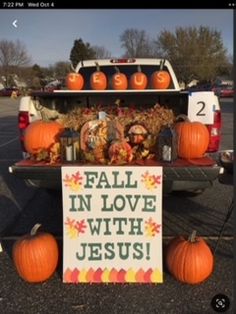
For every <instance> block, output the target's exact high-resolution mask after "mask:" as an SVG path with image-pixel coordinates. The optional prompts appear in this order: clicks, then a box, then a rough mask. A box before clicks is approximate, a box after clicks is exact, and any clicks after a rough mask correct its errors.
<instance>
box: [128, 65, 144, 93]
mask: <svg viewBox="0 0 236 314" xmlns="http://www.w3.org/2000/svg"><path fill="white" fill-rule="evenodd" d="M147 83H148V79H147V76H146V74H145V73H143V72H142V70H141V67H140V66H138V71H137V72H135V73H133V74H132V75H131V77H130V80H129V84H130V88H131V89H138V90H141V89H145V88H146V87H147Z"/></svg>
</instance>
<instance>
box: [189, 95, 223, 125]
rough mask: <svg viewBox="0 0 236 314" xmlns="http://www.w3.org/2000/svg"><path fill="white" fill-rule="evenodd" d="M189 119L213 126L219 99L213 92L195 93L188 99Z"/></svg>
mask: <svg viewBox="0 0 236 314" xmlns="http://www.w3.org/2000/svg"><path fill="white" fill-rule="evenodd" d="M188 101H189V103H188V118H189V120H190V121H198V122H202V123H203V124H213V122H214V111H215V110H216V109H217V108H216V105H217V104H218V98H217V96H216V95H214V93H213V92H193V93H191V94H190V95H189V97H188Z"/></svg>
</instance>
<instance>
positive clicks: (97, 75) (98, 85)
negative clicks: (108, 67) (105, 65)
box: [90, 63, 107, 90]
mask: <svg viewBox="0 0 236 314" xmlns="http://www.w3.org/2000/svg"><path fill="white" fill-rule="evenodd" d="M96 66H97V71H96V72H94V73H92V74H91V76H90V86H91V88H92V89H95V90H104V89H106V88H107V77H106V75H105V74H104V73H103V72H102V71H100V67H99V65H98V63H96Z"/></svg>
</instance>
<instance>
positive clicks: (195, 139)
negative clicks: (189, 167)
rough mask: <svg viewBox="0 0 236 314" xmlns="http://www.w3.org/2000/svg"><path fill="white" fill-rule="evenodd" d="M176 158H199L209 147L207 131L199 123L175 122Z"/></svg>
mask: <svg viewBox="0 0 236 314" xmlns="http://www.w3.org/2000/svg"><path fill="white" fill-rule="evenodd" d="M175 130H176V132H177V135H178V148H177V151H178V156H179V157H181V158H186V159H191V158H201V157H203V155H204V153H205V152H206V150H207V147H208V145H209V139H210V135H209V131H208V129H207V127H206V126H205V125H204V124H203V123H201V122H190V121H183V122H177V123H176V125H175Z"/></svg>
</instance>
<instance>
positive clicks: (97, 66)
mask: <svg viewBox="0 0 236 314" xmlns="http://www.w3.org/2000/svg"><path fill="white" fill-rule="evenodd" d="M95 64H96V69H97V71H98V72H100V66H99V64H98V62H95Z"/></svg>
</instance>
